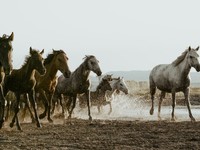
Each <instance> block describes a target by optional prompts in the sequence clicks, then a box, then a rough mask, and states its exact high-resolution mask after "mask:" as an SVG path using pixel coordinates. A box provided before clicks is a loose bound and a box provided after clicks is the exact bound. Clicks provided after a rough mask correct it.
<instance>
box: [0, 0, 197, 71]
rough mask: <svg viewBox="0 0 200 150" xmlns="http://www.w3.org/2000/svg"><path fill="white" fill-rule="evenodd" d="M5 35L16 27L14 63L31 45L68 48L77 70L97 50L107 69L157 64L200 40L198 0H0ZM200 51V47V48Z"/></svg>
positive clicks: (16, 65) (1, 29)
mask: <svg viewBox="0 0 200 150" xmlns="http://www.w3.org/2000/svg"><path fill="white" fill-rule="evenodd" d="M0 2H1V5H0V36H2V35H3V34H11V32H14V41H13V66H14V68H20V67H21V66H22V64H23V63H24V60H25V56H26V55H28V54H29V48H30V46H31V47H32V48H35V49H39V50H42V49H44V50H45V54H44V55H43V56H44V58H46V56H47V54H49V53H51V52H52V49H55V50H58V49H62V50H64V51H65V52H66V54H67V56H68V58H69V61H68V63H69V67H70V69H71V71H74V70H75V69H76V68H77V67H78V66H79V65H80V64H81V63H82V62H83V58H84V56H85V55H95V56H96V58H97V59H98V60H99V65H100V67H101V70H102V72H103V73H106V72H109V71H131V70H151V69H152V68H153V67H154V66H155V65H158V64H167V63H171V62H172V61H173V60H174V59H176V58H177V57H178V56H179V55H181V53H182V52H183V51H184V50H185V49H186V48H188V47H189V46H191V47H194V48H196V47H197V46H199V45H200V1H198V0H191V1H188V0H176V1H175V0H167V1H161V0H34V1H31V0H6V1H5V0H0ZM199 54H200V53H199Z"/></svg>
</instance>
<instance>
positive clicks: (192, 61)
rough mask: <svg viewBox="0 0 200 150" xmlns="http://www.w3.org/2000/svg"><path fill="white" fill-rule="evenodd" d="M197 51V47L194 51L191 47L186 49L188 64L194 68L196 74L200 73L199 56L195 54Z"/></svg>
mask: <svg viewBox="0 0 200 150" xmlns="http://www.w3.org/2000/svg"><path fill="white" fill-rule="evenodd" d="M198 50H199V46H198V47H197V48H196V49H193V48H191V47H189V48H188V55H187V58H188V63H189V65H190V66H191V67H194V68H195V69H196V71H197V72H199V71H200V64H199V60H198V57H199V55H198V54H197V51H198Z"/></svg>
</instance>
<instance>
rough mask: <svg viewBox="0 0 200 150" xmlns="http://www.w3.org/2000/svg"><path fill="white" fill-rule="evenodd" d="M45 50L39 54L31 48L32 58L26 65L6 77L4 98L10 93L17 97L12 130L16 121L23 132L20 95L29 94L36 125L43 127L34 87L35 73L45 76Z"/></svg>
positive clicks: (11, 125)
mask: <svg viewBox="0 0 200 150" xmlns="http://www.w3.org/2000/svg"><path fill="white" fill-rule="evenodd" d="M43 53H44V50H42V51H41V52H39V51H38V50H35V49H32V48H31V47H30V56H27V57H26V59H25V62H24V64H23V65H22V67H21V68H20V69H14V70H13V71H12V72H11V74H10V75H8V76H6V78H5V80H4V84H3V91H4V96H6V94H7V93H8V91H12V92H14V94H15V96H16V106H15V110H14V111H15V112H14V116H13V118H12V121H11V123H10V127H11V128H12V127H13V125H14V123H15V121H16V126H17V129H18V130H22V129H21V127H20V124H19V120H18V112H19V101H20V95H21V94H25V93H28V98H29V100H30V102H31V104H32V106H33V109H34V113H35V119H36V125H37V127H41V124H40V122H39V119H38V115H37V112H36V105H35V90H34V87H35V85H36V79H35V71H36V70H37V71H38V72H39V73H40V74H41V75H44V74H45V72H46V69H45V67H44V64H43V60H44V59H43V57H42V54H43Z"/></svg>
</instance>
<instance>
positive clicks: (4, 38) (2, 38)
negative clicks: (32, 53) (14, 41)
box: [0, 34, 9, 41]
mask: <svg viewBox="0 0 200 150" xmlns="http://www.w3.org/2000/svg"><path fill="white" fill-rule="evenodd" d="M8 37H9V36H8V35H6V34H4V35H3V36H2V37H0V41H3V40H6V39H7V38H8Z"/></svg>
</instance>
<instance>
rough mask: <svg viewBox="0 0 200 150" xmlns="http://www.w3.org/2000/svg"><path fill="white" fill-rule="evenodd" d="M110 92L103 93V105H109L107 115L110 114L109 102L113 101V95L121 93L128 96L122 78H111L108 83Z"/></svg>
mask: <svg viewBox="0 0 200 150" xmlns="http://www.w3.org/2000/svg"><path fill="white" fill-rule="evenodd" d="M109 83H110V85H111V87H112V90H111V91H106V93H105V99H106V100H105V103H104V105H107V104H109V105H110V112H109V114H110V113H111V112H112V106H111V101H112V100H113V99H114V95H115V94H116V93H119V92H120V91H122V92H123V93H125V94H128V87H127V86H126V83H125V82H124V78H123V77H122V78H120V77H118V78H112V80H111V81H109Z"/></svg>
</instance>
